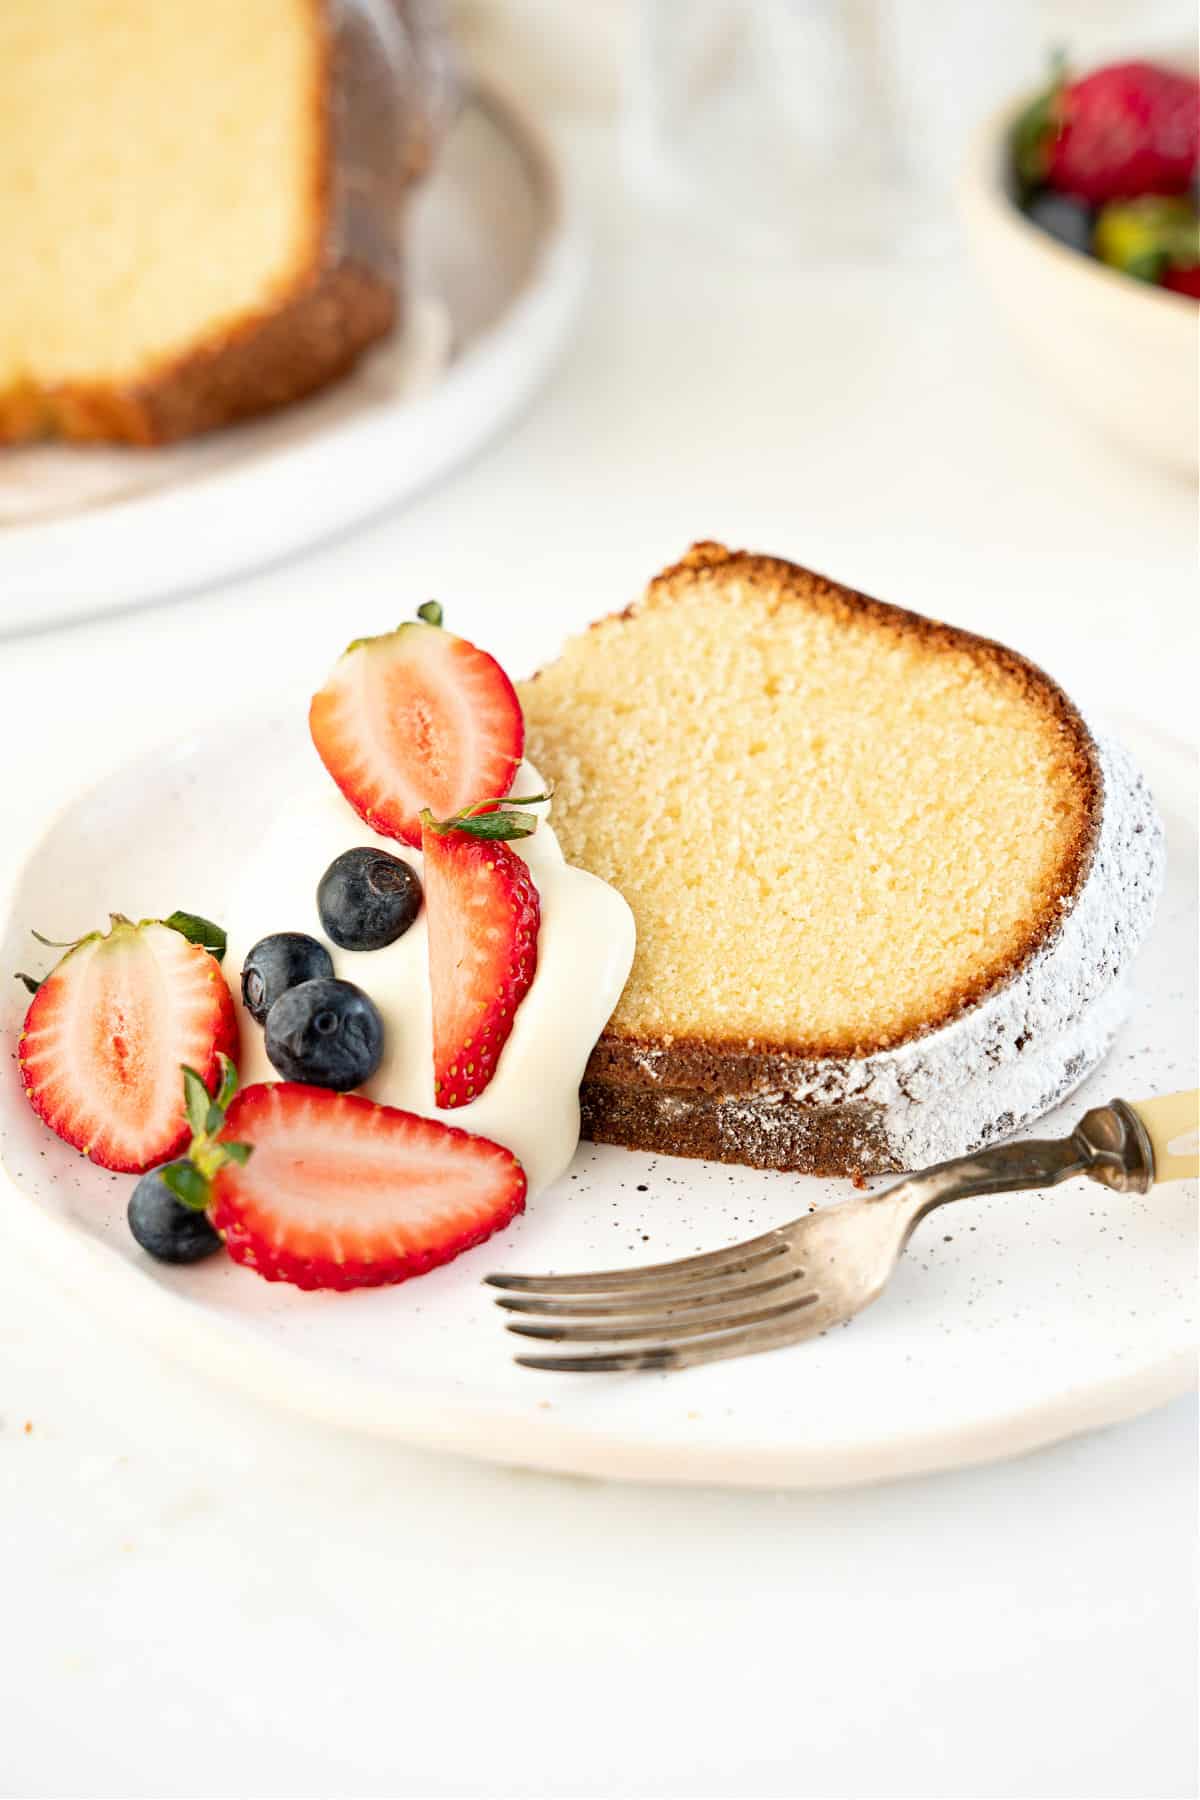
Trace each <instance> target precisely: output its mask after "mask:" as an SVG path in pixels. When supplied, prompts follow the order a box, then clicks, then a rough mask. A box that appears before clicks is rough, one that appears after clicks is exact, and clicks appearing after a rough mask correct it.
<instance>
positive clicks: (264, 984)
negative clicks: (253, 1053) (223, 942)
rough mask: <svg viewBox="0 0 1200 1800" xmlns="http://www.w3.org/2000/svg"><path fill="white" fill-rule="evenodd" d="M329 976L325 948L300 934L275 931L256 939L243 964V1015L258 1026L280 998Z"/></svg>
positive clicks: (329, 962)
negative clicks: (309, 982)
mask: <svg viewBox="0 0 1200 1800" xmlns="http://www.w3.org/2000/svg"><path fill="white" fill-rule="evenodd" d="M332 974H333V958H332V957H331V956H330V954H329V952H328V950H327V949H326V948H325V946H324V944H318V942H317V940H316V938H311V937H307V936H306V935H305V934H304V932H303V931H276V932H273V933H272V935H271V936H270V937H265V938H259V940H258V942H257V944H255V946H254V948H253V950H251V951H250V952H249V954H248V955H247V957H246V960H245V962H244V963H243V964H242V999H243V1000H244V1001H245V1003H246V1011H247V1012H248V1013H249V1014H250V1017H251V1018H252V1019H257V1020H258V1023H259V1024H260V1025H261V1024H262V1023H263V1021H264V1019H265V1018H266V1016H267V1014H268V1013H269V1012H270V1010H271V1008H272V1006H274V1004H275V1002H276V1000H278V998H279V996H280V994H285V993H286V992H287V990H288V989H289V988H294V987H298V986H299V984H300V982H302V981H313V980H315V978H316V977H317V976H318V975H332Z"/></svg>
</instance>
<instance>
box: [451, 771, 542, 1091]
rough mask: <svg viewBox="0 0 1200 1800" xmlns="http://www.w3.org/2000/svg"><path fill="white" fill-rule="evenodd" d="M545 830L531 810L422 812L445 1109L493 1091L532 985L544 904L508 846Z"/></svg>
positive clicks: (524, 867)
mask: <svg viewBox="0 0 1200 1800" xmlns="http://www.w3.org/2000/svg"><path fill="white" fill-rule="evenodd" d="M537 797H538V798H539V799H541V798H544V796H542V795H539V796H537ZM473 811H474V809H471V813H473ZM513 821H518V822H520V821H525V822H526V823H523V824H522V823H511V822H513ZM536 823H537V820H536V817H535V816H534V815H532V814H530V813H510V812H507V811H501V812H499V813H489V814H487V815H486V816H483V817H480V816H471V815H470V814H469V815H468V816H463V815H462V814H460V815H458V816H457V817H456V818H453V819H448V820H446V821H445V822H444V823H441V824H439V823H438V822H437V821H436V820H435V819H433V818H432V817H431V816H430V814H429V813H428V812H427V811H426V812H423V813H422V814H421V824H422V826H423V832H422V837H421V849H422V852H423V854H424V857H425V917H426V921H427V925H426V930H427V936H428V943H429V987H430V994H431V998H432V1002H433V1091H434V1097H435V1099H436V1101H437V1104H438V1105H439V1106H441V1107H446V1108H449V1107H453V1106H466V1105H467V1103H468V1102H469V1101H471V1100H474V1099H475V1098H476V1096H477V1095H479V1094H481V1093H482V1092H483V1090H484V1088H485V1087H486V1086H487V1084H488V1082H489V1081H490V1080H491V1079H492V1076H493V1075H494V1074H495V1073H496V1064H497V1062H498V1061H499V1058H500V1052H501V1051H502V1050H503V1048H504V1046H505V1044H506V1043H507V1042H508V1037H509V1033H510V1032H511V1031H512V1028H513V1020H514V1019H515V1017H516V1011H517V1008H518V1006H520V1004H521V1002H522V1000H523V999H524V998H525V996H526V994H527V993H528V992H529V989H530V986H531V985H532V982H533V977H534V974H535V973H536V970H537V942H538V929H539V926H540V924H541V902H540V900H539V899H538V891H537V888H536V887H535V886H534V883H533V877H532V876H531V874H530V873H529V866H528V864H527V863H526V862H525V861H524V860H523V858H521V857H519V856H518V855H517V853H516V851H515V850H510V849H509V847H508V845H507V844H506V843H503V842H501V841H499V840H500V839H501V838H503V837H506V836H507V837H525V836H527V835H528V833H529V832H530V831H532V829H533V827H534V826H535V825H536Z"/></svg>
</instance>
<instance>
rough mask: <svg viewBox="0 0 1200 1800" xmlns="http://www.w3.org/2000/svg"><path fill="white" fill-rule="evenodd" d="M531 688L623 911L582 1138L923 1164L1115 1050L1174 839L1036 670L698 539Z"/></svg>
mask: <svg viewBox="0 0 1200 1800" xmlns="http://www.w3.org/2000/svg"><path fill="white" fill-rule="evenodd" d="M519 692H520V694H521V702H522V706H523V708H524V712H525V718H526V722H527V728H528V738H527V743H528V754H529V756H530V757H531V759H532V760H533V761H534V762H535V763H536V764H537V767H538V768H539V770H540V771H541V772H542V774H543V775H544V776H545V777H546V778H548V779H550V780H552V781H553V782H554V783H555V808H554V819H555V827H556V830H557V831H558V834H559V837H560V839H561V842H562V846H563V850H564V852H565V854H566V856H567V858H568V860H569V861H571V862H573V863H578V864H580V865H581V866H582V867H584V868H586V869H590V870H591V871H592V872H593V873H594V874H596V875H599V876H600V877H601V878H602V879H604V880H605V881H608V882H611V883H612V884H613V886H615V887H616V888H617V889H618V890H619V891H620V892H621V893H623V894H624V896H625V898H626V899H627V900H628V902H629V904H630V906H631V907H632V909H633V913H634V917H635V919H636V922H637V954H636V958H635V961H634V966H633V971H632V974H631V976H630V979H629V982H628V984H627V986H626V988H625V991H624V993H623V995H622V997H621V1000H620V1002H619V1003H618V1005H617V1008H616V1011H615V1012H614V1014H613V1017H612V1019H611V1021H610V1023H609V1025H608V1027H607V1028H606V1030H605V1031H604V1033H603V1035H602V1036H601V1038H600V1041H599V1043H598V1044H597V1046H596V1049H595V1051H594V1052H593V1054H592V1057H591V1060H590V1062H589V1064H588V1069H587V1073H586V1076H585V1080H584V1085H583V1093H582V1104H583V1120H584V1130H585V1133H586V1134H588V1135H590V1136H591V1137H593V1138H595V1139H598V1140H601V1141H605V1142H612V1143H618V1144H625V1145H627V1146H629V1147H631V1148H636V1149H643V1150H655V1151H660V1152H663V1153H665V1154H675V1155H685V1156H703V1157H711V1158H716V1159H719V1160H722V1161H726V1162H740V1163H750V1164H754V1165H757V1166H760V1167H771V1168H782V1169H798V1170H805V1171H809V1172H813V1173H818V1174H851V1175H859V1174H879V1173H887V1172H893V1171H900V1170H904V1169H910V1168H921V1167H924V1166H927V1165H928V1164H930V1163H933V1162H937V1161H941V1160H943V1159H945V1158H949V1157H952V1156H959V1155H963V1154H965V1153H967V1152H969V1151H971V1150H973V1149H975V1148H977V1147H978V1146H979V1145H981V1144H983V1143H986V1142H987V1141H989V1140H990V1139H993V1138H995V1137H998V1136H1002V1135H1005V1134H1006V1133H1009V1132H1012V1131H1015V1130H1017V1129H1018V1128H1020V1127H1021V1126H1023V1125H1025V1124H1027V1123H1028V1122H1029V1121H1031V1120H1032V1119H1035V1118H1036V1117H1038V1116H1039V1115H1040V1114H1041V1113H1043V1112H1045V1111H1046V1110H1047V1109H1048V1108H1049V1107H1051V1106H1052V1105H1054V1104H1055V1103H1056V1102H1057V1101H1058V1100H1060V1099H1062V1098H1063V1097H1064V1096H1065V1095H1066V1094H1067V1093H1068V1092H1069V1091H1070V1090H1071V1088H1073V1087H1074V1086H1075V1085H1076V1084H1077V1083H1078V1082H1079V1081H1081V1080H1082V1079H1083V1077H1084V1076H1085V1075H1086V1074H1087V1073H1088V1071H1089V1070H1090V1069H1092V1068H1093V1067H1094V1066H1095V1065H1096V1063H1097V1062H1098V1061H1099V1060H1100V1058H1101V1057H1102V1056H1103V1054H1104V1053H1105V1051H1106V1050H1107V1049H1108V1047H1109V1045H1110V1043H1111V1041H1112V1038H1113V1036H1114V1034H1115V1032H1116V1030H1117V1027H1118V1025H1119V1023H1120V1021H1121V1019H1122V1017H1123V1016H1124V1013H1125V1010H1126V1006H1127V981H1126V977H1127V974H1128V971H1129V966H1130V963H1131V960H1132V958H1133V955H1134V953H1135V951H1136V950H1137V948H1138V946H1139V944H1140V942H1141V941H1142V939H1143V937H1144V936H1145V933H1146V931H1147V929H1148V926H1149V923H1150V919H1151V916H1152V913H1153V908H1154V903H1155V899H1156V896H1157V892H1158V888H1159V885H1160V882H1161V875H1162V864H1163V850H1162V834H1161V828H1160V826H1159V824H1158V821H1157V817H1156V814H1155V811H1154V807H1153V803H1152V801H1151V799H1150V796H1149V794H1148V792H1147V790H1146V788H1145V785H1144V783H1143V782H1142V780H1141V777H1140V776H1139V775H1138V773H1137V771H1136V770H1135V769H1134V768H1133V766H1132V764H1131V763H1130V761H1129V759H1128V757H1127V756H1126V755H1125V753H1124V752H1123V751H1122V750H1120V748H1119V747H1117V746H1116V745H1114V744H1111V743H1110V742H1108V741H1107V740H1105V739H1102V738H1101V739H1096V738H1095V737H1093V734H1092V732H1091V731H1090V730H1089V728H1088V726H1087V725H1086V724H1085V722H1084V720H1083V719H1082V718H1081V717H1080V715H1079V713H1078V712H1077V710H1076V709H1075V707H1074V706H1073V705H1072V704H1071V702H1070V700H1069V699H1068V698H1067V696H1066V695H1065V694H1064V693H1063V692H1062V690H1061V689H1060V688H1059V687H1057V686H1056V685H1055V683H1054V682H1052V681H1051V680H1050V679H1049V677H1048V676H1046V675H1045V674H1043V673H1042V671H1041V670H1040V669H1037V668H1035V667H1034V666H1033V664H1031V663H1029V662H1027V661H1026V660H1025V659H1024V658H1023V657H1021V656H1018V655H1016V654H1015V653H1014V652H1012V651H1010V650H1007V649H1005V648H1003V647H1002V646H1000V645H998V644H993V643H989V642H987V641H985V640H983V639H981V638H977V637H973V636H971V635H970V634H968V633H966V632H963V631H959V630H956V629H954V628H952V627H950V626H947V625H942V624H938V623H936V622H934V621H933V620H929V619H924V618H921V617H919V616H918V615H916V614H914V613H909V612H903V611H901V610H899V609H898V608H896V607H892V606H886V605H883V604H882V603H881V602H879V601H876V600H871V599H868V598H866V597H865V596H863V595H861V594H856V593H853V592H851V591H850V590H849V589H846V588H843V587H839V586H838V585H837V584H836V583H834V582H831V581H827V580H825V579H824V578H823V577H821V576H819V575H814V574H812V573H811V572H809V571H808V570H806V569H802V568H798V567H796V566H794V565H793V564H790V563H786V562H782V561H779V560H776V559H774V558H771V557H766V556H756V555H750V554H747V553H744V552H736V553H735V552H730V551H728V550H725V549H723V548H722V547H721V546H720V545H716V544H700V545H697V546H696V547H695V548H694V549H693V550H692V551H691V553H690V554H689V555H688V556H687V557H685V558H684V560H683V562H682V563H680V564H679V565H678V566H677V567H676V568H673V569H670V570H668V571H667V572H666V573H665V574H663V575H661V576H659V577H658V579H657V580H655V581H654V582H652V583H651V586H650V589H649V591H648V593H647V594H646V596H645V597H644V599H642V600H641V601H639V602H637V603H635V604H634V605H633V606H632V607H630V608H629V609H628V610H627V611H626V612H624V613H622V614H619V615H616V616H614V617H611V618H608V619H604V620H601V621H600V622H599V623H598V624H597V625H595V626H593V627H592V629H591V630H590V631H588V632H586V633H584V635H583V636H582V637H580V638H578V639H576V640H574V641H573V642H572V643H571V644H569V645H568V646H567V648H566V650H565V651H564V653H563V655H562V656H561V657H560V659H559V660H558V661H557V662H556V663H554V664H552V665H551V666H550V667H549V668H547V669H545V670H543V671H542V673H541V674H540V675H538V676H536V677H535V678H534V679H533V680H532V681H529V682H526V683H525V684H524V685H523V686H522V687H521V688H520V690H519Z"/></svg>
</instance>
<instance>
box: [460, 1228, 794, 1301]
mask: <svg viewBox="0 0 1200 1800" xmlns="http://www.w3.org/2000/svg"><path fill="white" fill-rule="evenodd" d="M799 1223H800V1221H799V1220H798V1219H793V1220H791V1221H790V1222H789V1223H788V1224H787V1225H779V1226H777V1227H776V1228H775V1230H774V1231H767V1232H764V1233H763V1235H762V1237H756V1238H748V1239H747V1241H746V1242H745V1243H744V1244H730V1245H728V1246H727V1247H726V1248H725V1249H724V1250H709V1251H707V1252H706V1253H705V1254H704V1255H703V1256H683V1257H678V1258H677V1259H676V1260H675V1261H673V1262H663V1263H643V1264H642V1265H641V1267H640V1268H633V1269H605V1270H603V1271H602V1272H601V1273H599V1274H594V1275H586V1274H581V1275H485V1276H484V1278H483V1279H484V1281H485V1282H486V1283H487V1285H488V1286H489V1287H497V1288H504V1289H506V1290H507V1291H508V1292H510V1293H518V1294H559V1293H561V1294H569V1293H576V1294H580V1295H581V1296H582V1295H584V1294H606V1293H614V1292H617V1291H619V1290H620V1289H622V1288H636V1287H638V1286H639V1285H640V1284H641V1283H642V1282H644V1281H653V1280H655V1279H656V1278H657V1277H659V1276H661V1275H670V1276H671V1277H673V1278H677V1279H678V1280H679V1281H681V1282H687V1281H692V1280H699V1279H704V1280H708V1279H710V1278H711V1277H712V1276H713V1275H715V1274H725V1275H738V1274H740V1273H741V1272H742V1270H743V1269H749V1268H752V1267H753V1266H754V1264H755V1263H760V1262H765V1261H766V1259H767V1258H768V1257H771V1256H779V1255H780V1254H781V1253H782V1252H783V1251H784V1250H786V1249H787V1248H788V1236H787V1234H788V1232H789V1231H790V1230H791V1229H792V1226H793V1225H796V1224H799Z"/></svg>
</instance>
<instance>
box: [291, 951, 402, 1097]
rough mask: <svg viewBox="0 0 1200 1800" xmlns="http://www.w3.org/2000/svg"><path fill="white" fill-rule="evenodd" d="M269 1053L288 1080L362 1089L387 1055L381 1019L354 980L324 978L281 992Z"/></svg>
mask: <svg viewBox="0 0 1200 1800" xmlns="http://www.w3.org/2000/svg"><path fill="white" fill-rule="evenodd" d="M266 1044H267V1055H268V1056H269V1057H270V1059H271V1061H272V1063H274V1065H275V1067H276V1068H277V1069H278V1071H279V1073H280V1074H281V1075H282V1076H283V1078H284V1080H285V1081H308V1082H311V1083H313V1085H314V1086H316V1087H327V1088H337V1089H338V1090H339V1091H340V1092H345V1090H346V1089H347V1088H356V1087H359V1086H360V1085H361V1084H362V1083H363V1082H364V1081H369V1080H370V1078H371V1076H372V1075H373V1074H374V1073H375V1071H376V1069H377V1068H378V1067H379V1060H380V1058H381V1057H382V1055H383V1020H382V1019H381V1018H380V1017H379V1011H378V1009H377V1007H376V1005H375V1002H374V1001H373V1000H372V999H371V998H370V997H369V996H368V995H367V994H364V993H363V991H362V989H361V988H356V987H355V986H354V983H353V982H351V981H333V980H331V979H330V978H329V977H327V976H320V977H319V978H318V979H317V980H316V981H302V982H301V983H300V985H299V987H294V988H289V989H288V990H287V992H286V994H281V995H280V996H279V998H278V1000H276V1002H275V1004H274V1006H273V1007H272V1008H271V1010H270V1012H269V1013H268V1014H267V1033H266Z"/></svg>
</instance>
